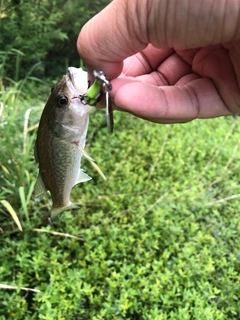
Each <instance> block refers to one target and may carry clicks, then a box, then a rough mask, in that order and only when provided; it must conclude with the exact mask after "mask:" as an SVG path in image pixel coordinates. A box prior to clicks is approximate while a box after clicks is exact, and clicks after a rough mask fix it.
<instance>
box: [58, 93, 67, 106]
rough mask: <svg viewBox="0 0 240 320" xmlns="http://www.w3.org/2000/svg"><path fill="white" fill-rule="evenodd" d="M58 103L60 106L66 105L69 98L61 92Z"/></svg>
mask: <svg viewBox="0 0 240 320" xmlns="http://www.w3.org/2000/svg"><path fill="white" fill-rule="evenodd" d="M57 104H58V107H60V108H62V107H65V106H66V105H67V104H68V98H67V97H66V96H65V95H63V94H60V95H59V96H57Z"/></svg>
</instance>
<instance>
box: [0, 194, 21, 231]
mask: <svg viewBox="0 0 240 320" xmlns="http://www.w3.org/2000/svg"><path fill="white" fill-rule="evenodd" d="M1 203H2V205H3V206H4V207H5V208H6V209H7V210H8V212H9V213H10V214H11V216H12V218H13V220H14V221H15V222H16V225H17V226H18V229H19V230H20V231H23V229H22V226H21V223H20V221H19V219H18V216H17V214H16V212H15V210H14V209H13V207H12V206H11V204H10V203H9V202H8V201H7V200H1Z"/></svg>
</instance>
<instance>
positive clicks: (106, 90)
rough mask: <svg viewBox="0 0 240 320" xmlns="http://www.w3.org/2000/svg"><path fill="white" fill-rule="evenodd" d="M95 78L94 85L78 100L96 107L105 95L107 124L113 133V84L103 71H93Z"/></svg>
mask: <svg viewBox="0 0 240 320" xmlns="http://www.w3.org/2000/svg"><path fill="white" fill-rule="evenodd" d="M93 75H94V77H95V81H94V83H93V84H92V85H91V87H90V88H88V90H87V92H86V93H85V94H81V95H79V96H78V98H79V99H80V100H81V102H82V104H84V105H89V106H95V105H96V104H97V103H98V101H99V100H100V99H101V97H102V95H103V94H105V103H106V122H107V127H108V130H109V131H110V132H111V133H112V132H113V126H114V120H113V108H112V103H111V99H110V95H109V94H110V92H111V90H112V85H111V83H110V82H109V81H108V80H107V78H106V75H105V73H104V72H103V71H96V70H94V71H93Z"/></svg>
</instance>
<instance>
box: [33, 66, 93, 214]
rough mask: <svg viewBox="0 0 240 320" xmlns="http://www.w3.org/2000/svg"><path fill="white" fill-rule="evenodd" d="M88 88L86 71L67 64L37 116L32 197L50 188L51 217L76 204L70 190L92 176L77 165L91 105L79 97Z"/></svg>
mask: <svg viewBox="0 0 240 320" xmlns="http://www.w3.org/2000/svg"><path fill="white" fill-rule="evenodd" d="M87 89H88V80H87V72H85V71H83V70H82V69H81V68H79V69H77V68H74V67H69V68H68V71H67V74H66V75H64V76H63V77H62V79H61V80H59V81H58V82H57V84H55V85H54V86H53V88H52V91H51V94H50V97H49V99H48V101H47V103H46V105H45V108H44V110H43V112H42V116H41V119H40V123H39V128H38V133H37V139H36V143H35V159H36V161H37V162H38V163H39V175H38V178H37V182H36V185H35V192H34V193H35V195H34V196H35V199H39V198H41V197H42V196H43V194H44V193H45V192H46V191H48V190H49V191H50V193H51V197H52V209H51V218H52V219H54V218H55V217H56V216H58V215H59V214H60V213H62V212H64V211H65V210H67V209H73V208H76V207H77V206H76V205H74V204H73V203H72V202H71V201H70V193H71V190H72V188H73V187H74V186H75V185H76V184H78V183H80V182H84V181H88V180H90V179H91V178H90V177H89V176H88V175H87V174H86V173H85V172H84V171H83V170H82V169H81V168H80V162H81V157H82V155H83V153H84V147H85V140H86V135H87V130H88V118H89V111H90V109H91V107H90V106H89V105H86V104H82V103H81V100H80V99H79V98H78V97H79V95H81V94H84V93H85V92H86V91H87ZM81 151H82V152H81ZM90 159H91V158H90Z"/></svg>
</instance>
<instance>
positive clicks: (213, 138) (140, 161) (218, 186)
mask: <svg viewBox="0 0 240 320" xmlns="http://www.w3.org/2000/svg"><path fill="white" fill-rule="evenodd" d="M51 85H52V83H50V82H49V83H47V82H46V83H44V84H41V83H40V82H36V79H27V80H25V81H19V82H12V83H11V84H9V83H8V85H7V86H6V85H5V84H3V83H1V90H0V91H1V99H0V100H1V104H0V177H1V179H0V227H1V229H0V231H1V235H0V242H1V244H0V261H1V263H0V319H84V320H85V319H142V320H148V319H158V320H167V319H173V320H177V319H179V320H180V319H181V320H190V319H191V320H193V319H195V320H205V319H208V320H222V319H239V318H240V302H239V296H240V276H239V271H240V240H239V232H240V217H239V197H240V187H239V175H240V173H239V172H240V170H239V146H240V142H239V136H240V127H239V119H238V118H234V117H226V118H219V119H213V120H196V121H194V122H192V123H189V124H184V125H178V124H177V125H156V124H152V123H149V122H146V121H143V120H140V119H137V118H135V117H133V116H131V115H129V114H124V113H118V112H117V113H116V112H115V131H114V133H113V134H112V135H110V134H109V133H108V131H107V128H106V125H105V117H104V112H103V111H95V110H93V112H92V113H91V120H90V126H89V133H88V140H87V151H88V152H89V154H90V155H91V156H92V157H93V158H94V159H95V160H96V162H97V164H98V165H99V166H100V168H101V169H102V171H103V172H104V173H105V175H106V176H107V181H104V180H103V179H102V178H101V177H100V176H99V174H98V173H97V172H96V171H95V170H94V168H93V167H91V165H90V164H89V163H88V162H87V161H83V167H84V168H85V170H86V171H87V173H88V174H89V175H90V176H92V177H93V180H92V181H90V182H86V183H84V184H80V185H78V186H76V187H75V188H74V190H73V193H72V197H71V199H72V201H73V202H76V203H79V204H80V206H81V208H80V209H79V210H75V211H73V212H66V213H64V215H63V216H62V217H61V218H60V219H59V220H58V221H57V222H56V224H55V230H53V229H51V227H50V226H49V225H48V222H47V217H48V216H49V208H50V206H51V202H50V197H45V199H44V200H43V201H42V202H40V203H35V202H34V201H33V200H32V192H33V186H34V182H35V179H36V176H37V166H36V164H35V162H34V158H33V144H34V140H35V136H36V125H37V123H38V120H39V117H40V114H41V110H42V108H43V105H44V102H45V101H46V99H47V96H48V90H49V88H50V87H51ZM14 214H15V216H14ZM21 230H22V231H21Z"/></svg>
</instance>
